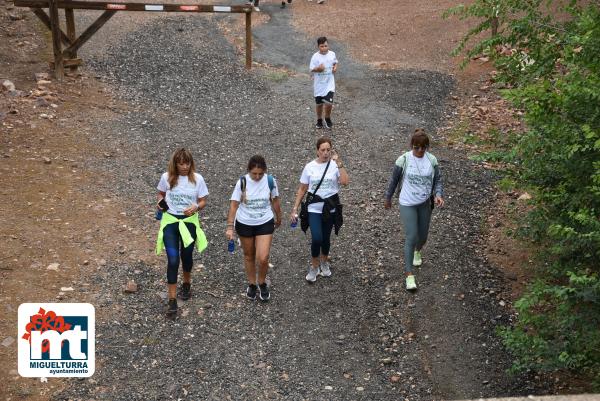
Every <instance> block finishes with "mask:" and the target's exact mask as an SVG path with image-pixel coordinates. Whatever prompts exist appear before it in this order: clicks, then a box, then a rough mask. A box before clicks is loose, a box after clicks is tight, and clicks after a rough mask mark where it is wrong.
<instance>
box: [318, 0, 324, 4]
mask: <svg viewBox="0 0 600 401" xmlns="http://www.w3.org/2000/svg"><path fill="white" fill-rule="evenodd" d="M323 3H325V0H317V4H323Z"/></svg>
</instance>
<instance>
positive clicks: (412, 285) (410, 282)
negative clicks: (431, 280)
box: [406, 276, 417, 291]
mask: <svg viewBox="0 0 600 401" xmlns="http://www.w3.org/2000/svg"><path fill="white" fill-rule="evenodd" d="M406 289H407V290H409V291H412V290H416V289H417V283H416V282H415V276H406Z"/></svg>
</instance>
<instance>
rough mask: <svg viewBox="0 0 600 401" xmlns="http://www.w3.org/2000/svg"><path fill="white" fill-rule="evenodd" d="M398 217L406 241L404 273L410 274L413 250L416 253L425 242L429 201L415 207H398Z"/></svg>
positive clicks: (429, 210)
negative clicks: (400, 219)
mask: <svg viewBox="0 0 600 401" xmlns="http://www.w3.org/2000/svg"><path fill="white" fill-rule="evenodd" d="M400 217H401V218H402V223H403V224H404V233H405V235H406V240H405V242H404V271H405V272H407V273H410V272H412V266H413V257H414V255H415V249H417V250H418V251H420V250H421V248H423V245H425V242H427V234H428V233H429V222H430V221H431V204H430V203H429V199H427V201H425V202H423V203H421V204H420V205H415V206H402V205H400Z"/></svg>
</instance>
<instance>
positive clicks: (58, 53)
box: [48, 0, 65, 81]
mask: <svg viewBox="0 0 600 401" xmlns="http://www.w3.org/2000/svg"><path fill="white" fill-rule="evenodd" d="M57 3H58V0H48V11H49V12H50V27H51V29H52V50H53V51H54V76H55V78H56V79H57V80H59V81H62V80H63V78H64V77H65V71H64V68H63V54H62V48H61V47H62V45H61V41H60V21H59V19H58V4H57Z"/></svg>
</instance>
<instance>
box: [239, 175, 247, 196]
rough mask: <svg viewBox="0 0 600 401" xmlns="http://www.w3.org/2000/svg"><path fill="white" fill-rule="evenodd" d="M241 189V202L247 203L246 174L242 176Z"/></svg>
mask: <svg viewBox="0 0 600 401" xmlns="http://www.w3.org/2000/svg"><path fill="white" fill-rule="evenodd" d="M240 190H241V191H242V199H241V203H246V176H245V175H243V176H241V177H240Z"/></svg>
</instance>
